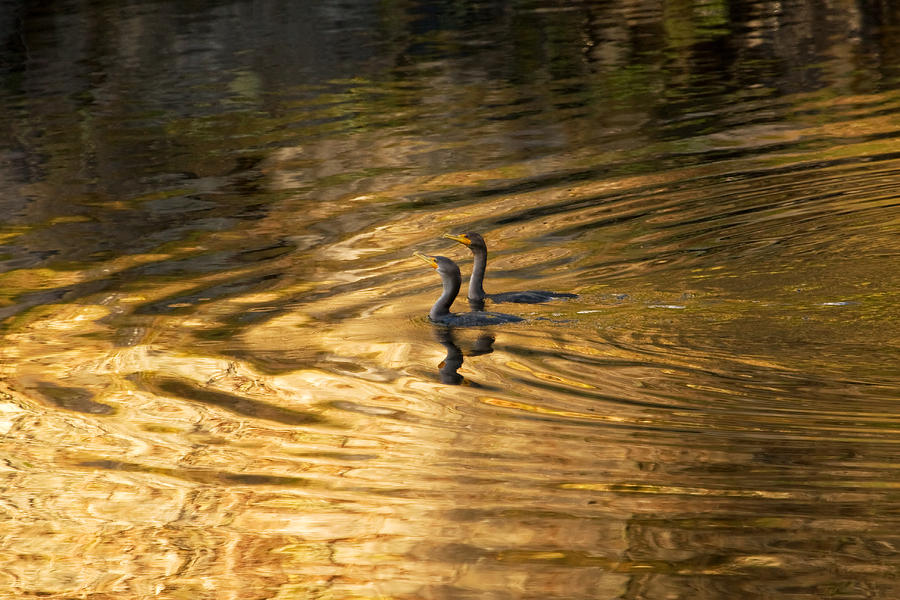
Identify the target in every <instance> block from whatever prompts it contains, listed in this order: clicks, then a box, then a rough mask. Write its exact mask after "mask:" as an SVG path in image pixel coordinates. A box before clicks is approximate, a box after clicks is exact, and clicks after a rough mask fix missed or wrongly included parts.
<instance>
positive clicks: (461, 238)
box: [443, 233, 472, 246]
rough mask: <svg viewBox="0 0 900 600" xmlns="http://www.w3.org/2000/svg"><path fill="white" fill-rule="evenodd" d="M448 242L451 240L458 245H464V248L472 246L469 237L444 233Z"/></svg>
mask: <svg viewBox="0 0 900 600" xmlns="http://www.w3.org/2000/svg"><path fill="white" fill-rule="evenodd" d="M443 237H445V238H447V239H448V240H453V241H454V242H459V243H460V244H465V245H466V246H471V245H472V240H470V239H469V236H467V235H466V234H464V233H463V234H460V235H453V234H452V233H445V234H444V236H443Z"/></svg>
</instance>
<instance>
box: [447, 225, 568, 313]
mask: <svg viewBox="0 0 900 600" xmlns="http://www.w3.org/2000/svg"><path fill="white" fill-rule="evenodd" d="M444 237H445V238H447V239H450V240H453V241H454V242H459V243H460V244H463V245H465V246H468V248H469V250H471V251H472V254H473V255H474V256H475V261H474V263H473V264H472V276H471V277H470V278H469V293H468V298H469V302H470V303H472V304H473V305H474V306H484V301H485V299H488V300H491V301H493V302H518V303H520V304H539V303H541V302H549V301H550V300H553V299H554V298H577V297H578V294H568V293H565V292H544V291H540V290H528V291H525V292H502V293H500V294H486V293H485V291H484V272H485V269H486V268H487V244H485V243H484V238H483V237H481V235H480V234H478V233H474V232H471V233H463V234H461V235H454V234H450V233H445V234H444Z"/></svg>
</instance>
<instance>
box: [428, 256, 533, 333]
mask: <svg viewBox="0 0 900 600" xmlns="http://www.w3.org/2000/svg"><path fill="white" fill-rule="evenodd" d="M415 256H417V257H418V258H420V259H422V260H424V261H425V262H427V263H428V264H429V265H431V267H432V268H433V269H436V270H437V272H438V275H440V276H441V283H442V284H443V293H441V297H440V298H438V299H437V302H435V303H434V306H432V307H431V311H429V313H428V317H429V318H430V319H431V320H432V321H433V322H435V323H439V324H441V325H447V326H451V327H473V326H479V325H500V324H503V323H516V322H519V321H523V320H524V319H522V317H517V316H515V315H507V314H504V313H496V312H484V311H474V312H467V313H452V312H450V306H451V305H452V304H453V301H454V300H456V295H457V294H459V285H460V281H461V278H460V275H459V267H457V266H456V263H455V262H453V261H452V260H450V259H449V258H447V257H446V256H426V255H425V254H420V253H418V252H416V253H415Z"/></svg>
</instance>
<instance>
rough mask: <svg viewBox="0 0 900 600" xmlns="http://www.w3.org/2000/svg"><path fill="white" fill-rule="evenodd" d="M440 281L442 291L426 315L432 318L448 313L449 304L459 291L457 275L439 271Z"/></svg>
mask: <svg viewBox="0 0 900 600" xmlns="http://www.w3.org/2000/svg"><path fill="white" fill-rule="evenodd" d="M441 283H442V284H443V285H444V291H443V293H442V294H441V297H440V298H438V299H437V302H435V303H434V306H432V307H431V311H430V312H429V313H428V316H429V317H431V318H432V319H439V318H440V317H443V316H444V315H448V314H450V306H451V305H452V304H453V301H454V300H456V295H457V294H458V293H459V275H457V276H456V277H454V276H453V275H452V274H448V273H441Z"/></svg>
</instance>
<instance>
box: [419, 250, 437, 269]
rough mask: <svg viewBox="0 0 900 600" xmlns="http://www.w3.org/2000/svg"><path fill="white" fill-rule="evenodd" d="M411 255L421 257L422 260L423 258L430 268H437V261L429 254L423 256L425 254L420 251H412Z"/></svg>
mask: <svg viewBox="0 0 900 600" xmlns="http://www.w3.org/2000/svg"><path fill="white" fill-rule="evenodd" d="M413 256H415V257H416V258H421V259H422V260H424V261H425V262H427V263H428V264H429V265H431V268H432V269H437V268H438V264H437V261H436V260H434V259H433V258H431V257H430V256H425V255H424V254H422V253H421V252H414V253H413Z"/></svg>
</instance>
